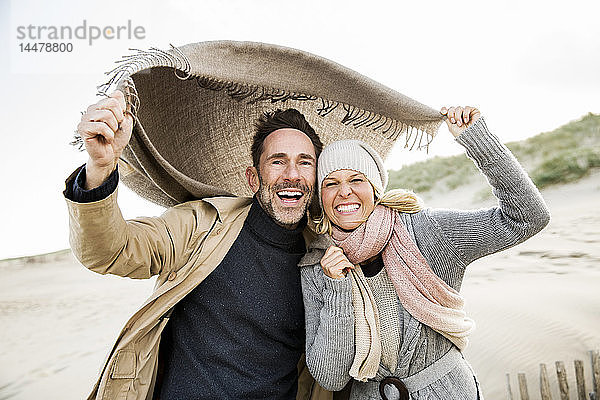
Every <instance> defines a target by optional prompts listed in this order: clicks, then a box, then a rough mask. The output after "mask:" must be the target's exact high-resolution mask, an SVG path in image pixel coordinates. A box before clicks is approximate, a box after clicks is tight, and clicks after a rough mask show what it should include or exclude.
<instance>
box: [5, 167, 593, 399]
mask: <svg viewBox="0 0 600 400" xmlns="http://www.w3.org/2000/svg"><path fill="white" fill-rule="evenodd" d="M461 193H467V191H465V189H464V188H461ZM465 196H466V197H465ZM463 197H464V198H462V197H460V196H458V195H456V196H450V195H444V196H441V197H440V198H438V199H428V203H429V204H430V205H433V206H437V205H444V206H446V207H462V208H464V207H465V204H469V205H473V204H471V203H472V202H470V200H468V199H469V197H468V196H467V195H466V194H465V195H464V196H463ZM544 197H545V198H546V200H547V202H548V204H549V206H550V209H551V211H552V222H551V223H550V225H549V226H548V227H547V228H546V229H545V230H544V231H543V232H542V233H541V234H539V235H538V236H536V237H535V238H533V239H531V240H530V241H528V242H526V243H524V244H522V245H520V246H518V247H516V248H513V249H509V250H507V251H505V252H503V253H500V254H497V255H494V256H492V257H488V258H485V259H482V260H479V261H477V262H475V263H474V264H472V265H471V266H470V267H469V271H468V273H467V276H466V278H465V282H464V285H463V288H462V292H463V294H464V296H465V297H466V300H467V308H468V312H469V313H470V314H471V315H472V316H473V317H474V318H475V320H476V321H477V324H478V329H477V331H476V332H475V333H474V334H473V336H472V338H471V344H470V346H469V348H468V349H467V350H466V357H467V359H469V360H470V361H471V363H472V364H473V366H474V368H475V370H476V371H477V372H478V375H479V378H480V381H481V383H482V385H483V390H484V394H485V395H486V398H487V399H505V398H506V395H505V373H507V372H509V373H511V375H512V376H513V390H515V388H516V386H515V385H516V373H517V372H526V373H527V377H528V380H529V382H530V395H531V398H532V399H538V398H540V397H539V393H538V392H537V391H535V390H533V388H534V387H537V382H538V364H539V363H540V362H545V363H547V364H548V367H549V369H550V371H553V369H554V366H553V365H554V364H553V363H554V361H556V360H563V361H565V362H566V363H567V364H568V365H567V367H568V370H567V371H568V373H569V374H570V376H571V377H572V376H574V372H573V366H572V360H573V359H575V358H580V359H584V360H585V361H586V364H587V362H588V361H587V359H588V355H587V353H586V352H587V350H590V349H600V290H599V288H600V246H599V243H600V212H599V211H600V209H599V208H600V206H599V204H600V174H598V173H596V174H593V175H592V176H590V177H588V178H586V179H584V180H582V181H579V182H577V183H575V184H570V185H563V186H559V187H556V188H550V189H548V190H546V191H545V192H544ZM470 198H472V196H471V197H470ZM436 202H437V204H436ZM0 274H1V275H2V280H1V281H0V326H1V327H2V329H0V343H2V345H1V346H0V400H3V399H15V400H16V399H41V398H43V399H61V400H63V399H81V398H84V397H85V396H86V395H87V393H88V391H89V389H90V388H91V386H92V384H93V382H94V380H95V377H96V374H97V371H98V368H99V367H100V365H101V363H102V361H103V359H104V357H105V354H106V352H107V351H108V350H109V346H110V345H111V343H112V340H113V338H114V337H115V336H116V335H117V333H118V331H119V330H120V326H121V325H122V324H123V323H124V322H125V320H126V318H127V316H128V315H129V314H131V312H132V311H133V310H134V309H135V308H136V307H137V305H139V304H141V303H142V302H143V300H144V299H145V297H146V296H147V295H148V294H149V293H150V291H151V288H152V284H153V282H152V281H132V280H128V279H122V278H117V277H107V276H100V275H96V274H93V273H91V272H89V271H87V270H85V269H84V268H83V267H81V266H80V265H78V264H77V262H76V261H75V260H74V259H73V258H72V256H71V255H70V253H66V252H62V253H57V254H54V255H50V256H46V257H41V258H40V257H38V258H30V259H21V260H12V261H3V262H0ZM587 372H588V376H587V383H588V389H589V387H590V382H591V380H590V377H589V369H588V371H587ZM552 385H553V389H554V390H555V392H556V393H555V398H558V395H557V390H558V389H557V384H556V382H555V380H554V378H553V382H552ZM571 386H572V393H573V395H572V396H574V393H575V392H574V388H573V385H571ZM573 398H574V397H573Z"/></svg>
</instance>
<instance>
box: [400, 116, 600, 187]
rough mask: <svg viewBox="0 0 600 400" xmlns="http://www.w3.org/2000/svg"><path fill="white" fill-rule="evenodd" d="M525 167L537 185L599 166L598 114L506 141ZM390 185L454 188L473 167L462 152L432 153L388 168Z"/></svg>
mask: <svg viewBox="0 0 600 400" xmlns="http://www.w3.org/2000/svg"><path fill="white" fill-rule="evenodd" d="M506 145H507V147H508V148H509V149H510V150H511V151H512V152H513V154H514V155H515V156H516V157H517V158H518V159H519V160H520V161H521V163H523V164H524V165H527V166H528V167H527V168H526V169H527V172H528V173H529V175H530V176H531V179H532V180H533V181H534V182H535V184H536V185H537V186H538V188H544V187H546V186H549V185H554V184H561V183H568V182H573V181H575V180H577V179H580V178H582V177H584V176H585V175H587V174H588V173H589V171H590V170H591V169H593V168H599V167H600V114H592V113H589V114H587V115H585V116H584V117H583V118H581V119H580V120H577V121H573V122H570V123H568V124H566V125H563V126H561V127H560V128H557V129H555V130H553V131H551V132H544V133H540V134H539V135H536V136H534V137H531V138H529V139H527V140H523V141H519V142H510V143H507V144H506ZM389 173H390V186H389V187H390V188H405V189H411V190H414V191H415V192H417V193H419V192H421V193H423V192H428V191H430V190H431V189H433V188H434V187H438V188H439V187H440V185H441V186H442V188H446V189H448V190H452V189H455V188H457V187H459V186H461V185H464V184H466V183H468V182H470V181H471V180H472V179H473V178H474V177H475V176H476V175H478V174H479V173H478V172H477V168H476V167H475V165H474V164H473V162H472V161H471V160H469V159H468V158H467V156H466V155H463V154H461V155H457V156H451V157H434V158H432V159H430V160H426V161H422V162H419V163H415V164H411V165H408V166H405V167H403V168H401V169H399V170H391V171H389Z"/></svg>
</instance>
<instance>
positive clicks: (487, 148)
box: [456, 117, 509, 167]
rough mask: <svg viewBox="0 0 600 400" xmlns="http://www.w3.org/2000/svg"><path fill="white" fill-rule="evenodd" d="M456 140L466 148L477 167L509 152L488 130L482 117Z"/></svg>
mask: <svg viewBox="0 0 600 400" xmlns="http://www.w3.org/2000/svg"><path fill="white" fill-rule="evenodd" d="M456 141H457V142H458V143H459V144H460V145H462V146H463V147H464V148H465V149H466V151H467V155H468V156H469V157H470V158H472V159H473V160H474V161H475V162H476V163H477V166H479V167H481V166H483V165H485V164H487V163H490V162H493V161H494V160H497V159H498V158H500V157H502V156H503V155H506V154H508V153H509V151H508V149H507V148H506V146H504V145H503V144H502V142H501V141H500V139H499V138H498V137H497V136H496V135H494V134H493V133H491V132H490V131H489V130H488V128H487V125H486V124H485V120H484V119H483V117H481V118H479V119H478V120H477V121H476V122H475V123H474V124H473V125H471V126H470V127H468V128H467V129H466V130H465V131H464V132H463V133H461V134H460V135H459V136H458V137H457V138H456Z"/></svg>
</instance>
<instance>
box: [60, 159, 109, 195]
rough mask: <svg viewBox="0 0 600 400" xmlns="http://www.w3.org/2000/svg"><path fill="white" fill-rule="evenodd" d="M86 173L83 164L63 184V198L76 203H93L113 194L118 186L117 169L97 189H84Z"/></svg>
mask: <svg viewBox="0 0 600 400" xmlns="http://www.w3.org/2000/svg"><path fill="white" fill-rule="evenodd" d="M85 180H86V171H85V164H84V165H82V166H81V167H79V168H78V169H77V170H76V171H75V172H74V173H73V174H71V176H70V177H69V178H67V181H66V182H65V186H66V187H65V191H64V192H63V194H64V196H65V197H66V198H67V199H69V200H71V201H74V202H76V203H93V202H96V201H100V200H103V199H105V198H107V197H108V196H110V195H111V194H112V193H114V192H115V190H116V189H117V186H118V184H119V172H118V167H117V168H115V170H114V171H113V172H112V173H111V174H110V176H109V177H108V178H106V180H105V181H104V182H103V183H102V184H101V185H100V186H98V187H96V188H94V189H90V190H86V189H85Z"/></svg>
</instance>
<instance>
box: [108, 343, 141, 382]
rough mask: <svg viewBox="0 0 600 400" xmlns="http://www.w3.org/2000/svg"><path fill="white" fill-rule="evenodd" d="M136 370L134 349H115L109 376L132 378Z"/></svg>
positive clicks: (113, 377)
mask: <svg viewBox="0 0 600 400" xmlns="http://www.w3.org/2000/svg"><path fill="white" fill-rule="evenodd" d="M135 371H136V355H135V351H133V350H127V349H122V350H119V351H117V354H116V355H115V358H114V360H113V363H112V367H111V371H110V377H111V378H112V379H133V378H135Z"/></svg>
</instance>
